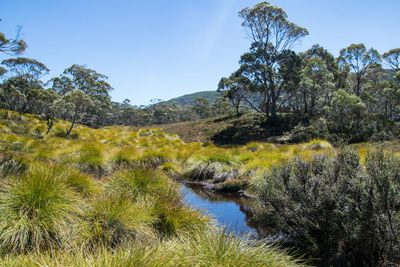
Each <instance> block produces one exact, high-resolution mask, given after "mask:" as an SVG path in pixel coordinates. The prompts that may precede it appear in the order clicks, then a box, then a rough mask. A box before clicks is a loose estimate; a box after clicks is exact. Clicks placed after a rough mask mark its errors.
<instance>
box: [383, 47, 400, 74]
mask: <svg viewBox="0 0 400 267" xmlns="http://www.w3.org/2000/svg"><path fill="white" fill-rule="evenodd" d="M382 59H383V60H384V62H385V63H386V64H387V65H388V66H389V67H390V68H391V69H393V70H394V71H396V72H397V71H400V48H395V49H391V50H389V51H388V52H386V53H384V54H383V55H382Z"/></svg>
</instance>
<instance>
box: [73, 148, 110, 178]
mask: <svg viewBox="0 0 400 267" xmlns="http://www.w3.org/2000/svg"><path fill="white" fill-rule="evenodd" d="M76 164H77V165H78V168H79V169H80V170H82V171H84V172H87V173H90V174H94V175H98V176H101V175H103V174H105V173H106V169H105V168H104V153H103V150H102V148H100V146H99V145H98V144H90V143H88V144H84V145H83V146H82V147H81V149H80V151H79V158H78V159H77V161H76Z"/></svg>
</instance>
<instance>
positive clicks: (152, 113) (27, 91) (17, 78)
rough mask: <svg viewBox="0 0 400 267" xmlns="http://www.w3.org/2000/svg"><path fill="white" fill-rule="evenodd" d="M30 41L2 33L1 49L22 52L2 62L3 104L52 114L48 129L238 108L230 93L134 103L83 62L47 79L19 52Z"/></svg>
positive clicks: (160, 120)
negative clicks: (115, 95) (187, 101)
mask: <svg viewBox="0 0 400 267" xmlns="http://www.w3.org/2000/svg"><path fill="white" fill-rule="evenodd" d="M26 47H27V45H26V43H25V42H24V41H23V40H21V39H19V38H18V36H17V37H16V38H15V39H8V38H6V37H5V35H4V34H2V33H0V52H3V54H7V55H10V56H17V57H11V58H9V59H5V60H3V61H2V62H1V66H0V81H1V83H0V107H1V108H3V109H5V110H6V111H5V114H4V115H5V116H6V117H8V116H9V115H8V112H7V110H14V111H18V112H19V113H20V114H23V113H33V114H38V115H41V116H43V118H44V119H46V120H47V124H48V129H47V131H48V132H49V131H50V130H51V128H52V126H53V124H54V120H56V119H63V120H68V121H70V122H71V126H70V127H69V128H68V129H66V134H67V135H69V134H70V132H71V130H72V129H73V127H74V125H75V124H76V123H83V124H86V125H88V126H91V127H99V126H105V125H115V124H120V125H134V126H143V125H150V124H164V123H173V122H179V121H188V120H197V119H202V118H207V117H212V116H221V115H228V114H231V113H232V109H231V107H230V104H229V103H228V101H227V100H226V99H224V98H219V99H217V100H216V101H215V103H210V102H209V101H208V100H207V99H204V98H198V99H197V100H196V101H195V105H193V106H179V105H177V104H175V103H164V102H160V103H156V102H154V103H153V104H151V105H149V106H139V107H138V106H133V105H131V104H130V101H129V100H128V99H126V100H124V101H123V102H122V103H118V102H113V101H111V96H110V92H111V91H112V90H113V88H112V87H111V85H110V84H109V83H108V82H107V79H108V78H107V76H105V75H103V74H100V73H98V72H96V71H95V70H92V69H89V68H87V67H85V66H81V65H77V64H75V65H72V66H71V67H69V68H67V69H65V70H64V72H63V73H62V74H61V75H60V76H58V77H54V78H51V79H49V80H48V81H46V82H44V81H43V79H42V78H43V77H44V76H45V75H47V74H49V72H50V70H49V69H48V68H47V67H46V65H45V64H43V63H42V62H39V61H37V60H35V59H31V58H25V57H19V55H20V54H21V53H22V52H23V51H24V50H25V49H26Z"/></svg>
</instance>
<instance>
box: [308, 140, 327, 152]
mask: <svg viewBox="0 0 400 267" xmlns="http://www.w3.org/2000/svg"><path fill="white" fill-rule="evenodd" d="M332 148H333V147H332V145H331V144H330V143H329V142H327V141H324V140H320V139H316V140H313V141H311V142H309V143H307V144H305V149H306V150H323V149H332Z"/></svg>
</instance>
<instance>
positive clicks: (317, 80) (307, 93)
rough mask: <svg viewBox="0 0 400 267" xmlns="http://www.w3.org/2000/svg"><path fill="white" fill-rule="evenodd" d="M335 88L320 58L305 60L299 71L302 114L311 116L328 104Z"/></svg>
mask: <svg viewBox="0 0 400 267" xmlns="http://www.w3.org/2000/svg"><path fill="white" fill-rule="evenodd" d="M334 88H335V84H334V76H333V74H332V73H331V72H330V71H329V70H328V67H327V65H326V64H325V62H324V60H323V59H322V58H320V57H312V58H310V59H306V60H305V63H304V68H303V70H302V71H301V82H300V90H301V95H302V98H303V108H304V113H305V114H308V115H309V116H313V115H315V114H316V113H320V112H321V111H322V108H323V107H324V106H325V105H327V104H328V103H329V102H330V96H331V95H332V92H333V90H334Z"/></svg>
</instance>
